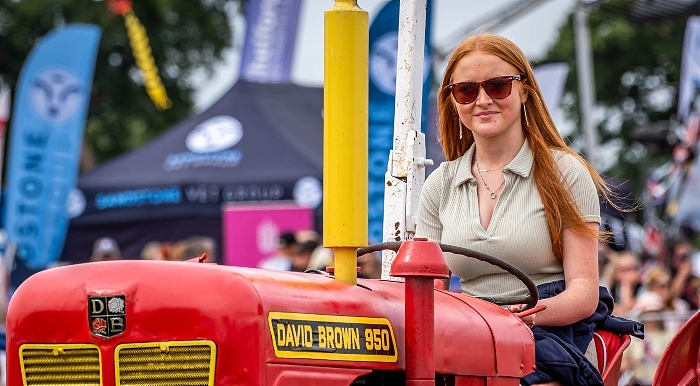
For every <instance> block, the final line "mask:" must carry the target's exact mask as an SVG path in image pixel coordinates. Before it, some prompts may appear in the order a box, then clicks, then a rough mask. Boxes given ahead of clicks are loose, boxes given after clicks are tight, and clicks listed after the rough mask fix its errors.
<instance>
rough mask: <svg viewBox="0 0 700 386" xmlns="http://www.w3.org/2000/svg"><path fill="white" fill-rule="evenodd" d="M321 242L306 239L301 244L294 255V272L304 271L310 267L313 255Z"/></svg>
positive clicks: (292, 268) (292, 269) (292, 267)
mask: <svg viewBox="0 0 700 386" xmlns="http://www.w3.org/2000/svg"><path fill="white" fill-rule="evenodd" d="M318 246H319V243H318V241H316V240H313V239H312V240H306V241H304V242H302V243H301V244H299V247H298V248H297V251H296V253H295V254H294V255H292V266H291V269H290V270H291V271H294V272H304V271H306V270H307V269H308V268H309V262H310V261H311V255H312V254H313V253H314V251H315V250H316V248H318Z"/></svg>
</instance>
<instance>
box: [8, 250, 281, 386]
mask: <svg viewBox="0 0 700 386" xmlns="http://www.w3.org/2000/svg"><path fill="white" fill-rule="evenodd" d="M115 294H123V295H124V296H125V298H126V331H125V332H124V333H123V334H120V335H117V336H114V337H111V338H108V339H105V338H100V337H97V336H95V335H92V334H91V333H90V329H89V322H88V309H87V296H88V295H102V296H107V295H115ZM7 328H8V330H9V331H11V334H8V345H7V356H8V360H9V363H10V366H11V369H8V376H9V379H10V382H9V383H8V384H9V385H21V384H22V382H21V376H20V375H19V371H20V370H19V369H20V367H19V360H18V357H17V355H18V349H19V346H20V345H21V344H23V343H94V344H97V345H98V346H100V348H101V351H102V362H103V384H105V385H110V384H111V385H113V384H114V356H113V353H114V349H115V347H116V346H117V345H119V344H121V343H135V342H153V341H172V340H197V339H208V340H212V341H214V342H216V344H217V351H218V356H217V371H216V382H215V383H216V384H217V385H230V384H250V385H252V384H262V383H263V379H262V376H263V374H261V373H260V371H261V368H262V364H263V363H264V362H263V360H262V354H261V352H262V351H263V350H262V348H261V347H260V339H259V337H260V335H265V334H268V333H267V327H266V326H265V324H264V323H263V318H262V307H261V306H260V300H259V298H258V297H257V295H256V294H255V291H254V290H253V287H252V286H251V285H250V284H249V283H248V282H247V281H246V280H243V279H242V278H241V276H240V275H238V274H236V273H235V271H232V270H228V269H224V268H222V267H220V266H217V265H215V264H194V263H183V262H161V261H108V262H98V263H88V264H77V265H73V266H67V267H62V268H54V269H49V270H46V271H42V272H39V273H38V274H36V275H34V276H32V277H30V278H29V279H28V280H27V281H26V282H25V283H23V284H22V285H21V286H20V287H19V288H18V290H17V292H16V293H15V294H14V296H13V299H12V302H11V304H10V308H9V310H8V325H7ZM18 376H19V378H17V377H18Z"/></svg>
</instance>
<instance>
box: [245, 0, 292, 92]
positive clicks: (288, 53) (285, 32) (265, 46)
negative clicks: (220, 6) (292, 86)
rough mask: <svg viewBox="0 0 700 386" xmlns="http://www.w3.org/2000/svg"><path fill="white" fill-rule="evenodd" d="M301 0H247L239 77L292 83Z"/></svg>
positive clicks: (261, 81) (257, 80)
mask: <svg viewBox="0 0 700 386" xmlns="http://www.w3.org/2000/svg"><path fill="white" fill-rule="evenodd" d="M300 8H301V0H248V2H247V4H246V22H247V23H248V24H247V26H246V34H245V40H244V42H243V50H242V53H241V68H240V78H241V79H244V80H247V81H251V82H259V83H289V82H290V76H291V72H292V59H293V58H294V47H295V43H296V39H297V24H298V21H299V10H300Z"/></svg>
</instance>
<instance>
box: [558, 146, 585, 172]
mask: <svg viewBox="0 0 700 386" xmlns="http://www.w3.org/2000/svg"><path fill="white" fill-rule="evenodd" d="M550 150H551V152H552V156H554V161H555V162H556V163H557V166H559V167H560V168H584V169H585V168H586V166H585V165H584V164H583V162H582V161H581V157H580V156H578V155H576V154H574V153H572V152H569V151H565V150H562V149H550Z"/></svg>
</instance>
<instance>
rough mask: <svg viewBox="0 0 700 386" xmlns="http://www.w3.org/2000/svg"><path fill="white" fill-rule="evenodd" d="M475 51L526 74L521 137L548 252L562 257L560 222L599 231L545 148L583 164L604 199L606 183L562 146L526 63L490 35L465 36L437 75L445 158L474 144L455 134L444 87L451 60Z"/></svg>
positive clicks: (519, 53)
mask: <svg viewBox="0 0 700 386" xmlns="http://www.w3.org/2000/svg"><path fill="white" fill-rule="evenodd" d="M477 51H478V52H482V53H486V54H491V55H495V56H497V57H499V58H501V59H502V60H503V61H505V62H507V63H508V64H510V65H512V66H513V67H515V69H516V70H517V73H519V74H525V75H527V78H526V79H525V80H524V81H522V82H521V84H522V87H523V89H524V91H525V92H526V93H527V94H528V98H527V101H526V102H525V104H524V105H525V109H524V110H525V114H527V118H525V116H524V114H523V113H522V109H521V118H520V119H521V122H522V127H523V130H524V133H525V138H527V140H528V142H529V144H530V147H531V148H532V153H533V162H534V165H533V173H534V178H535V181H536V183H537V188H538V190H539V194H540V198H541V199H542V203H543V204H544V211H545V217H546V219H547V227H548V229H549V234H550V236H551V239H552V251H553V252H554V254H555V255H556V256H557V257H558V258H559V259H561V258H562V257H563V244H562V234H561V230H562V229H563V228H565V227H568V228H571V229H573V230H575V231H578V232H582V233H584V234H588V235H591V236H592V237H595V238H600V239H604V238H605V234H604V233H601V232H598V231H596V230H593V229H591V228H589V227H588V226H586V223H585V222H584V221H583V219H582V218H581V212H580V211H579V209H578V207H577V206H576V203H575V202H574V200H573V198H572V195H571V192H570V190H569V188H568V186H566V184H562V183H561V179H560V175H561V172H560V170H559V168H558V166H557V164H556V162H555V161H554V156H553V155H552V152H551V150H552V149H559V150H562V151H565V152H567V153H569V154H571V155H573V156H574V157H576V158H578V159H579V160H580V161H581V162H582V163H583V164H584V165H585V166H586V168H588V172H589V173H590V175H591V177H592V178H593V182H594V183H595V185H596V188H597V189H598V192H599V194H600V195H602V196H603V197H604V198H605V199H606V200H608V201H610V200H609V197H610V196H611V194H612V193H611V191H610V188H609V187H608V186H607V184H606V183H605V181H604V180H603V178H602V177H601V176H600V175H599V174H598V172H597V171H596V170H595V169H594V168H593V167H592V166H591V165H590V164H589V163H588V162H586V160H585V159H584V158H583V157H581V156H580V155H578V154H576V153H575V152H574V151H572V150H571V149H570V148H569V147H568V146H567V145H566V142H564V139H563V138H562V137H561V135H560V134H559V131H557V128H556V126H555V125H554V121H553V120H552V117H551V115H550V113H549V110H547V106H546V105H545V102H544V97H543V96H542V92H541V91H540V87H539V85H538V84H537V80H536V79H535V74H534V72H533V71H532V67H531V66H530V62H529V61H528V60H527V58H526V57H525V54H523V52H522V51H521V50H520V48H518V46H516V45H515V44H514V43H513V42H511V41H510V40H508V39H506V38H503V37H500V36H496V35H492V34H480V35H475V36H470V37H468V38H467V39H465V40H464V41H463V42H462V43H461V44H460V45H459V46H458V47H457V48H455V50H454V51H453V52H452V56H451V57H450V60H449V62H448V63H447V68H446V69H445V76H444V77H443V79H442V85H441V87H440V91H439V93H438V100H437V107H438V124H439V130H440V131H439V133H440V143H441V145H442V149H443V152H444V153H445V158H446V159H447V160H448V161H451V160H454V159H457V158H459V157H461V156H462V155H464V153H466V151H467V150H468V149H469V147H471V145H472V144H473V143H474V137H473V136H472V133H471V131H469V130H465V131H464V133H463V134H464V138H463V139H462V140H460V139H459V116H458V114H457V109H456V108H455V102H454V100H453V98H452V94H451V93H450V89H449V88H448V87H447V86H448V85H449V84H450V83H452V75H453V73H454V70H455V67H456V65H457V62H459V61H460V60H461V59H462V58H464V57H465V56H467V55H469V54H471V53H473V52H477ZM526 122H527V123H529V125H528V124H526ZM611 204H612V203H611Z"/></svg>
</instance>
